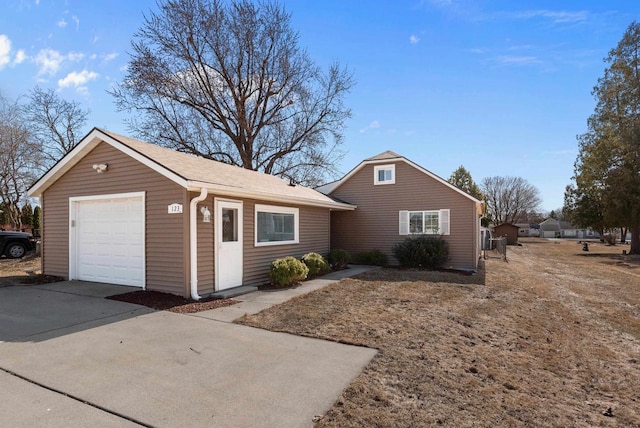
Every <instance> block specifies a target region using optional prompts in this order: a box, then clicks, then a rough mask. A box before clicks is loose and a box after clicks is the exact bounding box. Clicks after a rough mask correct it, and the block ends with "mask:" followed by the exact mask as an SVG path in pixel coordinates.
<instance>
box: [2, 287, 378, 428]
mask: <svg viewBox="0 0 640 428" xmlns="http://www.w3.org/2000/svg"><path fill="white" fill-rule="evenodd" d="M127 291H131V289H130V288H128V287H120V286H111V285H105V284H93V283H84V282H76V281H74V282H63V283H56V284H47V285H41V286H13V287H6V288H0V384H2V385H3V386H4V385H7V387H3V388H0V414H2V415H3V424H6V425H7V426H29V427H34V426H47V427H67V426H89V425H95V426H158V427H160V426H171V427H173V426H193V427H197V426H209V427H210V426H214V427H274V426H277V427H308V426H311V425H312V423H313V422H312V421H313V418H314V416H316V415H322V414H324V413H325V412H326V411H327V410H328V409H329V408H330V407H331V406H332V405H333V403H334V401H335V400H336V399H337V398H338V396H339V395H340V393H341V392H342V390H343V389H344V388H345V387H346V386H347V385H349V383H350V382H351V381H352V380H353V379H354V378H355V377H356V376H357V375H358V374H359V373H360V371H361V370H362V368H363V367H364V366H365V365H366V364H367V363H368V362H369V361H370V359H371V358H372V357H373V356H374V355H375V352H376V351H375V350H371V349H367V348H361V347H355V346H348V345H342V344H337V343H332V342H326V341H322V340H316V339H309V338H303V337H298V336H293V335H289V334H282V333H273V332H268V331H264V330H259V329H254V328H250V327H245V326H240V325H235V324H231V323H227V322H223V321H219V320H216V319H212V318H215V317H203V316H198V314H193V315H183V314H175V313H171V312H164V311H160V312H154V311H151V310H149V309H147V308H144V307H141V306H138V305H132V304H128V303H122V302H116V301H112V300H106V299H104V298H103V297H105V296H107V295H112V294H119V293H123V292H127Z"/></svg>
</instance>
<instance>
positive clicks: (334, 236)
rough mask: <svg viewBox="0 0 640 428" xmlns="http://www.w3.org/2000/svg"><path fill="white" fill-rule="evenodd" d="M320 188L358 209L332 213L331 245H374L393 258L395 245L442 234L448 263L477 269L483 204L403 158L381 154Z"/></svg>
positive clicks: (348, 247) (365, 247) (357, 249)
mask: <svg viewBox="0 0 640 428" xmlns="http://www.w3.org/2000/svg"><path fill="white" fill-rule="evenodd" d="M318 190H320V191H321V192H323V193H326V194H327V195H329V196H331V197H332V198H337V200H340V201H345V202H347V203H350V204H354V205H357V207H358V208H357V209H356V210H350V211H338V210H336V211H332V212H331V247H332V248H341V249H343V250H346V251H348V252H349V253H351V254H357V253H360V252H364V251H371V250H375V249H377V250H380V251H382V252H384V253H385V254H387V255H388V256H389V257H391V260H392V261H394V260H395V259H394V258H393V254H392V251H391V250H392V247H393V245H394V244H396V243H398V242H401V241H403V240H404V239H406V238H407V237H411V236H417V235H422V234H440V235H442V236H443V238H444V239H445V240H446V241H447V242H448V243H449V261H448V263H447V266H448V267H453V268H457V269H476V268H477V263H478V258H479V255H480V246H481V243H480V215H481V214H482V209H481V202H480V201H479V200H477V199H475V198H474V197H472V196H471V195H469V194H467V193H465V192H464V191H462V190H460V189H458V188H457V187H455V186H453V185H452V184H450V183H449V182H447V181H445V180H443V179H442V178H440V177H438V176H436V175H435V174H433V173H431V172H429V171H427V170H426V169H424V168H422V167H421V166H419V165H417V164H415V163H413V162H411V161H410V160H408V159H407V158H405V157H403V156H400V155H398V154H396V153H393V152H391V151H387V152H384V153H381V154H379V155H377V156H374V157H371V158H369V159H366V160H364V161H363V162H361V163H360V164H359V165H357V166H356V167H355V168H354V169H352V170H351V171H350V172H349V173H348V174H347V175H345V176H344V177H343V178H342V179H340V180H338V181H334V182H333V183H329V184H325V185H324V186H321V187H319V188H318Z"/></svg>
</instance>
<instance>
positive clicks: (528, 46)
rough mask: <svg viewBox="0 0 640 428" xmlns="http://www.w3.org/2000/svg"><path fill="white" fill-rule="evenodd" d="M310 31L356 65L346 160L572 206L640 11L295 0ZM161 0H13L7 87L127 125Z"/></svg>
mask: <svg viewBox="0 0 640 428" xmlns="http://www.w3.org/2000/svg"><path fill="white" fill-rule="evenodd" d="M284 5H285V7H286V9H287V10H288V11H289V12H290V13H291V14H292V21H293V22H292V24H293V27H294V28H295V29H296V30H298V31H299V33H300V43H301V45H302V46H304V47H306V48H307V50H308V51H309V53H310V55H311V57H312V58H313V59H315V60H316V61H317V62H318V63H319V64H320V65H323V66H327V65H328V64H330V63H331V62H333V61H339V62H340V63H342V64H344V65H346V66H348V67H349V68H350V69H351V70H352V71H353V72H354V76H355V79H356V81H357V85H356V86H355V88H354V89H353V91H352V92H351V93H350V94H349V96H348V97H347V99H346V103H347V105H348V106H349V107H350V108H351V109H352V112H353V117H352V118H351V119H350V120H349V121H348V123H347V129H346V131H345V134H344V135H345V142H344V145H343V149H344V150H345V151H346V152H347V153H346V156H345V158H344V160H343V162H342V165H340V169H341V170H342V171H343V172H348V171H349V170H350V169H351V168H352V167H353V166H355V165H356V164H357V163H358V162H360V161H361V160H362V159H364V158H367V157H370V156H373V155H375V154H378V153H380V152H382V151H384V150H393V151H395V152H398V153H400V154H402V155H404V156H406V157H408V158H409V159H411V160H413V161H414V162H416V163H418V164H420V165H422V166H424V167H425V168H427V169H429V170H430V171H432V172H434V173H436V174H438V175H440V176H441V177H443V178H445V179H446V178H448V177H449V176H450V175H451V173H452V172H453V171H454V170H455V169H456V168H457V167H458V166H460V165H463V166H464V167H465V168H467V169H468V170H469V171H470V172H471V174H472V176H473V178H474V179H475V181H476V182H478V183H480V182H481V180H482V178H484V177H487V176H494V175H514V176H520V177H523V178H525V179H526V180H528V181H529V182H530V183H531V184H533V185H535V186H536V187H538V189H539V190H540V192H541V195H542V199H543V203H542V207H541V208H542V209H543V210H547V211H549V210H551V209H555V208H559V207H561V206H562V201H563V192H564V187H565V186H566V185H567V184H568V183H569V182H570V177H571V175H572V174H573V162H574V160H575V157H576V154H577V142H576V138H575V137H576V135H577V134H580V133H582V132H584V131H585V130H586V120H587V118H588V116H589V115H590V114H591V113H592V112H593V108H594V105H595V101H594V99H593V97H592V95H591V90H592V88H593V86H594V85H595V84H596V82H597V79H598V77H600V76H602V74H603V71H604V67H605V63H604V62H603V61H602V59H603V58H604V57H605V56H606V55H607V52H608V51H609V50H610V49H611V48H613V47H615V45H616V44H617V43H618V41H619V40H620V38H621V37H622V34H623V32H624V31H625V29H626V28H627V26H628V25H629V24H630V23H631V22H632V21H633V20H634V19H636V17H637V16H638V15H639V12H640V2H629V1H615V0H613V1H611V0H610V1H607V2H602V1H596V0H593V1H580V2H575V1H517V2H515V1H479V0H477V1H476V0H406V1H405V0H398V1H394V2H390V1H348V0H323V1H313V0H295V1H294V0H288V1H284ZM155 7H156V6H155V0H137V1H127V0H112V1H109V0H105V1H101V2H92V1H86V0H63V1H58V0H39V1H38V0H5V1H3V2H2V5H1V6H0V91H1V92H2V93H3V94H4V95H5V96H7V97H9V98H14V99H15V98H17V97H20V96H21V95H24V94H25V93H27V92H28V91H29V90H30V89H32V88H33V87H34V86H35V85H39V86H41V87H43V88H53V89H56V90H57V91H59V95H60V96H61V97H63V98H65V99H74V100H77V101H79V102H80V103H81V104H82V105H83V107H85V108H89V109H90V110H91V114H90V119H89V123H88V125H87V131H88V130H89V129H90V128H91V127H93V126H99V127H103V128H106V129H108V130H112V131H114V132H119V133H123V134H129V133H130V132H129V131H128V130H127V128H126V126H125V125H124V123H123V119H124V117H125V115H124V114H123V113H118V112H116V111H115V107H114V104H113V100H112V97H111V96H110V95H109V94H107V92H106V91H107V90H108V89H109V88H110V87H111V86H112V85H114V84H116V83H118V82H120V81H121V80H122V78H123V76H124V68H125V67H126V65H127V61H128V59H129V56H128V54H127V52H128V51H130V42H131V38H132V35H133V33H134V32H135V31H136V30H137V29H138V28H139V27H140V25H141V24H142V14H143V13H144V12H148V11H149V10H152V9H154V8H155Z"/></svg>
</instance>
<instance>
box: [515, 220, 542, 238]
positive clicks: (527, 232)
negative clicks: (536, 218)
mask: <svg viewBox="0 0 640 428" xmlns="http://www.w3.org/2000/svg"><path fill="white" fill-rule="evenodd" d="M516 226H518V236H521V237H527V236H529V237H538V236H540V225H539V224H537V223H516Z"/></svg>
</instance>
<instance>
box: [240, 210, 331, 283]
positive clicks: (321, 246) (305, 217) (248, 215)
mask: <svg viewBox="0 0 640 428" xmlns="http://www.w3.org/2000/svg"><path fill="white" fill-rule="evenodd" d="M243 202H244V213H243V215H244V219H243V239H244V279H243V283H244V284H245V285H260V284H264V283H266V282H268V281H269V279H268V273H269V265H270V263H271V262H272V261H273V260H275V259H277V258H280V257H286V256H294V257H301V256H303V255H304V254H306V253H309V252H312V251H313V252H316V253H320V254H322V255H324V256H326V255H327V253H328V252H329V213H330V211H329V209H327V208H314V207H297V208H299V209H300V211H299V215H300V220H299V221H300V231H299V238H300V242H299V243H298V244H286V245H274V246H266V247H256V246H255V238H254V237H255V228H254V221H255V211H254V210H255V205H256V204H266V205H281V206H287V207H293V206H291V205H283V204H274V203H273V202H261V201H254V200H244V201H243ZM293 208H295V207H293Z"/></svg>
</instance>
